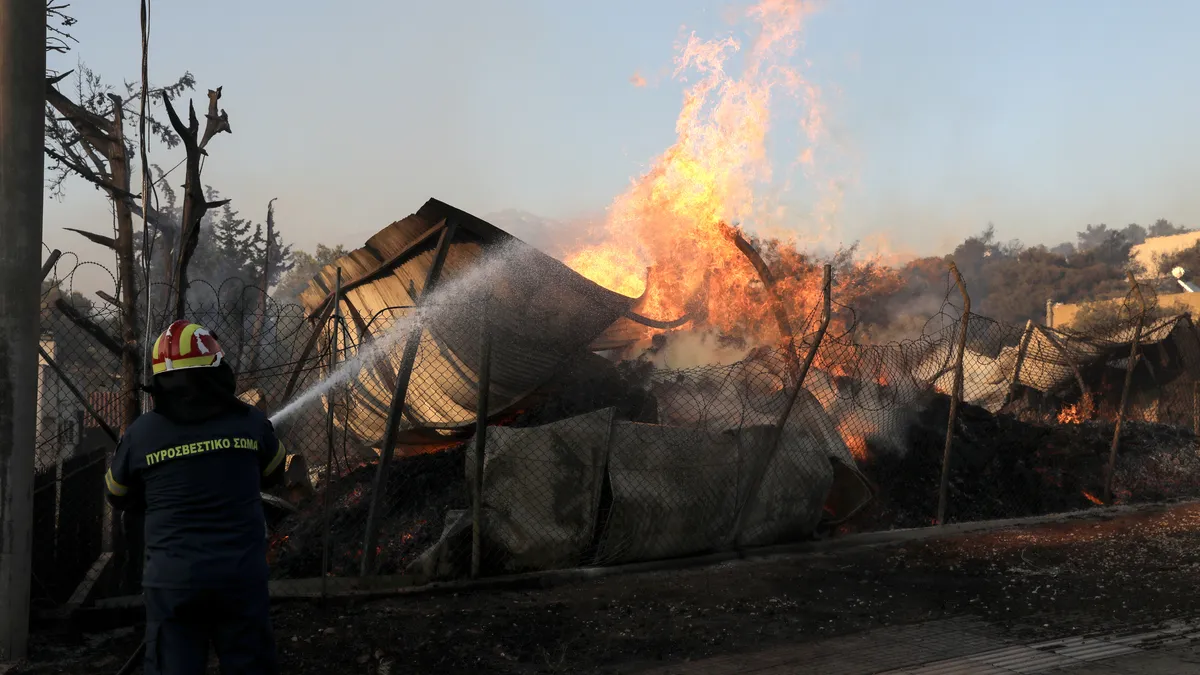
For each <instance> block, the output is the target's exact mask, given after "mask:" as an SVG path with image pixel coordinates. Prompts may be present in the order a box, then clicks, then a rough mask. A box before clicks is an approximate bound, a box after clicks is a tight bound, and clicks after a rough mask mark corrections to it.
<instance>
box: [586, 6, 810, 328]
mask: <svg viewBox="0 0 1200 675" xmlns="http://www.w3.org/2000/svg"><path fill="white" fill-rule="evenodd" d="M809 9H810V5H809V4H808V3H806V2H802V1H801V0H762V1H761V2H760V3H759V4H757V5H755V6H754V7H753V8H751V9H750V10H749V12H748V14H747V16H748V18H749V19H751V20H752V21H753V22H754V23H755V25H756V26H757V28H758V30H757V35H756V37H755V39H754V40H753V43H752V44H751V47H750V49H749V50H748V53H747V54H745V61H744V65H743V67H742V70H741V75H740V77H734V76H732V75H730V74H729V73H728V72H727V70H726V66H727V65H729V60H730V57H731V56H732V55H733V54H735V53H737V52H740V51H741V49H742V45H741V43H740V42H739V41H737V40H736V39H734V38H732V37H726V38H723V39H718V40H711V41H705V40H701V39H700V38H698V37H696V35H695V34H692V35H690V36H689V37H688V38H687V39H686V40H685V41H684V42H683V43H682V44H681V45H679V47H678V55H677V57H676V59H675V72H674V76H675V77H676V78H677V79H679V78H681V77H683V76H684V75H685V74H687V73H691V72H695V73H697V74H698V75H699V78H698V79H697V80H695V81H694V83H693V84H691V86H690V87H689V88H688V89H687V91H686V93H685V95H684V101H683V108H682V110H681V112H680V113H679V118H678V120H677V122H676V133H677V134H678V139H677V140H676V142H675V144H674V145H672V146H671V147H670V148H668V149H667V150H666V152H664V153H663V154H662V155H661V156H660V157H658V158H657V159H656V160H655V161H654V163H653V164H652V166H651V168H650V170H649V171H648V172H647V173H646V174H645V175H643V176H642V177H641V178H640V179H638V180H636V181H635V182H634V183H633V184H632V185H631V186H630V188H629V189H628V190H627V191H626V192H625V193H624V194H622V195H621V196H620V197H618V198H617V199H616V200H615V201H614V202H613V204H612V205H611V207H610V209H609V212H608V217H607V221H606V224H605V225H606V237H605V240H604V243H603V244H601V245H598V246H592V247H589V248H585V249H583V250H580V251H577V252H575V253H574V254H572V255H570V256H568V257H567V260H566V263H567V264H568V265H569V266H571V267H572V268H573V269H575V270H576V271H578V272H579V273H581V274H583V275H584V276H586V277H587V278H589V279H591V280H592V281H595V282H596V283H598V284H600V285H602V286H605V287H606V288H609V289H611V290H614V291H616V292H619V293H622V294H624V295H627V296H630V297H635V296H638V295H640V294H642V293H643V292H645V299H644V301H643V303H642V304H641V306H640V311H641V312H642V313H643V314H645V315H648V316H651V317H654V318H660V319H668V320H669V319H674V318H677V317H679V316H681V315H682V314H684V313H688V312H690V313H692V315H693V316H695V317H696V318H697V319H698V320H699V321H703V322H704V323H705V324H707V325H709V326H712V327H716V328H718V329H720V330H722V331H725V332H728V333H733V334H741V335H743V336H754V337H757V338H760V340H761V341H769V340H770V339H772V338H778V337H779V335H778V331H777V330H776V327H777V324H776V323H775V321H774V319H773V316H772V314H771V308H770V304H769V303H768V302H766V298H765V297H764V295H763V293H764V290H763V289H762V287H761V283H760V282H759V278H758V275H757V273H756V272H755V270H754V268H753V267H752V266H751V265H750V264H749V263H748V262H747V260H746V259H745V257H744V256H743V255H742V254H741V253H740V252H739V251H738V250H737V248H736V247H735V246H734V245H733V244H732V243H731V240H730V232H731V228H729V227H728V226H727V225H726V223H737V222H741V221H743V220H746V219H749V218H753V217H754V216H755V215H756V214H761V213H763V212H764V208H765V205H764V204H762V203H760V202H761V200H756V198H755V187H756V186H758V185H760V184H762V183H764V182H766V181H769V180H770V179H771V163H770V161H769V160H768V158H767V149H766V148H767V144H766V141H767V131H768V128H769V126H770V124H769V122H770V112H771V106H772V103H773V100H774V99H777V98H778V94H779V93H781V92H782V93H790V94H793V95H795V96H796V97H797V98H800V99H802V100H803V101H805V103H806V104H807V112H806V114H805V115H804V118H803V120H802V121H801V126H802V128H803V130H804V132H805V135H806V137H807V139H808V142H809V144H810V145H809V147H806V148H805V149H804V150H803V152H802V153H801V155H800V159H799V161H800V163H802V164H811V163H812V161H813V147H812V144H813V143H815V141H816V140H817V139H818V138H819V137H820V136H821V134H822V133H823V114H822V111H821V106H820V105H819V91H818V89H817V88H816V87H815V86H814V85H812V84H810V83H808V82H807V81H806V80H805V78H803V77H802V76H801V74H800V72H799V71H797V70H796V69H795V68H794V67H792V66H790V65H788V63H787V61H788V57H790V56H791V55H792V54H793V53H794V52H795V50H796V49H797V47H798V44H799V37H800V33H801V28H802V26H803V23H804V19H805V17H806V16H807V15H808V13H809ZM818 207H820V205H818ZM648 267H653V268H654V274H653V276H652V277H651V278H652V282H651V286H650V288H646V287H645V284H646V281H645V279H646V270H647V268H648ZM809 267H810V268H812V267H813V266H811V265H810V266H809ZM814 269H815V268H814ZM809 276H813V275H809ZM817 278H819V274H817V275H815V278H800V279H797V278H788V279H781V280H780V283H779V287H778V291H779V294H780V295H781V296H783V297H786V298H788V303H787V304H788V308H789V310H792V315H793V317H795V316H796V313H797V312H798V313H801V314H803V313H804V311H805V308H811V307H812V306H813V303H814V301H815V300H816V298H817V296H818V295H819V288H818V286H819V284H818V283H814V282H815V281H816V279H817ZM797 318H798V317H797Z"/></svg>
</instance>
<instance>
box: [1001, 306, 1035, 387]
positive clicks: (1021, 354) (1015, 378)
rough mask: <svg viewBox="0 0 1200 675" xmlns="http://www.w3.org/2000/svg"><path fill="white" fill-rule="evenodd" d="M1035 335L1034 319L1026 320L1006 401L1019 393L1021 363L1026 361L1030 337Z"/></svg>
mask: <svg viewBox="0 0 1200 675" xmlns="http://www.w3.org/2000/svg"><path fill="white" fill-rule="evenodd" d="M1032 337H1033V319H1030V320H1028V321H1026V322H1025V332H1024V333H1021V341H1020V342H1019V343H1018V344H1017V361H1016V363H1014V364H1013V371H1012V377H1010V378H1008V394H1007V395H1006V397H1005V403H1007V402H1008V401H1011V400H1012V398H1013V397H1014V396H1016V395H1017V383H1018V382H1020V381H1021V364H1023V363H1025V352H1026V351H1028V349H1029V339H1030V338H1032Z"/></svg>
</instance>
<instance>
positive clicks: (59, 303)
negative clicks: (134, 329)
mask: <svg viewBox="0 0 1200 675" xmlns="http://www.w3.org/2000/svg"><path fill="white" fill-rule="evenodd" d="M54 307H55V309H57V310H58V311H59V312H61V313H62V315H63V316H65V317H67V319H69V320H70V321H71V323H73V324H75V326H76V327H77V328H79V330H81V331H83V332H85V333H87V334H88V335H90V336H91V337H92V338H93V339H95V340H96V342H99V343H100V345H101V346H102V347H104V348H105V349H107V350H108V351H110V352H112V353H113V354H114V355H116V356H121V355H122V354H123V353H125V351H126V350H125V349H123V348H122V347H121V343H120V342H119V341H118V340H117V339H116V338H114V337H113V336H111V335H109V334H108V331H106V330H104V329H103V328H101V327H100V326H99V325H97V324H96V322H95V321H92V320H91V319H89V318H87V317H86V316H84V315H83V314H82V313H81V312H80V311H79V310H78V309H75V308H74V307H72V306H71V304H70V303H69V302H67V301H66V300H63V299H62V298H57V299H56V300H55V301H54Z"/></svg>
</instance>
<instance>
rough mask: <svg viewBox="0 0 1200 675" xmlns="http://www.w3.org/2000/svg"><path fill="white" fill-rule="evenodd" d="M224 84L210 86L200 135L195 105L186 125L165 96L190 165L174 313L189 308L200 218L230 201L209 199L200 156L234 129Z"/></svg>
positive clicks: (174, 278) (175, 278) (174, 281)
mask: <svg viewBox="0 0 1200 675" xmlns="http://www.w3.org/2000/svg"><path fill="white" fill-rule="evenodd" d="M220 101H221V87H217V88H216V89H210V90H208V113H207V114H206V115H205V124H204V134H203V135H200V122H199V120H197V119H196V107H195V106H194V105H192V103H191V101H189V102H188V123H187V125H186V126H185V125H184V123H183V121H182V120H181V119H179V115H178V114H177V113H176V112H175V107H174V106H172V105H171V97H170V96H168V95H164V96H163V103H164V104H165V105H166V107H167V116H168V117H169V118H170V119H171V127H172V128H174V130H175V133H176V134H178V135H179V138H180V139H181V140H182V141H183V149H184V152H186V153H187V157H186V159H185V160H184V161H185V164H186V166H187V176H186V178H185V180H184V184H183V217H182V219H181V221H180V223H179V239H178V241H177V246H176V251H175V271H174V273H173V274H172V276H171V285H172V286H173V287H174V290H175V300H174V308H173V311H172V316H173V317H174V318H175V319H176V320H179V319H182V318H184V316H183V315H184V313H185V312H186V311H187V291H188V274H187V272H188V269H187V268H188V263H189V262H190V261H191V259H192V254H194V253H195V252H196V246H197V245H198V244H199V243H200V221H201V220H202V219H203V218H204V214H205V212H206V211H208V210H209V209H212V208H216V207H219V206H223V205H225V204H228V203H229V200H228V199H221V200H218V201H212V202H210V201H208V200H207V199H206V198H205V194H204V187H203V185H202V184H201V182H200V170H201V166H200V159H201V158H202V157H204V156H206V155H207V154H208V152H207V151H206V150H205V148H206V146H208V142H209V141H210V140H212V137H213V136H216V135H217V134H219V133H221V132H222V131H224V132H226V133H232V129H230V127H229V115H227V114H226V113H225V111H224V110H219V106H218V104H219V103H220Z"/></svg>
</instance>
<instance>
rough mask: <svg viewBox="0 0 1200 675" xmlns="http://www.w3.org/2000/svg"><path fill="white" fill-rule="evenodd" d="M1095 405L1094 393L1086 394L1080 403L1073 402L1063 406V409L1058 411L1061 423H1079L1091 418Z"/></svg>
mask: <svg viewBox="0 0 1200 675" xmlns="http://www.w3.org/2000/svg"><path fill="white" fill-rule="evenodd" d="M1094 408H1095V406H1094V405H1093V403H1092V395H1091V394H1090V393H1088V394H1084V395H1083V398H1082V399H1081V400H1080V401H1079V403H1072V404H1070V405H1065V406H1063V408H1062V410H1060V411H1058V417H1057V419H1058V423H1059V424H1079V423H1081V422H1084V421H1086V420H1088V419H1090V418H1091V416H1092V413H1093V411H1094Z"/></svg>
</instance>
